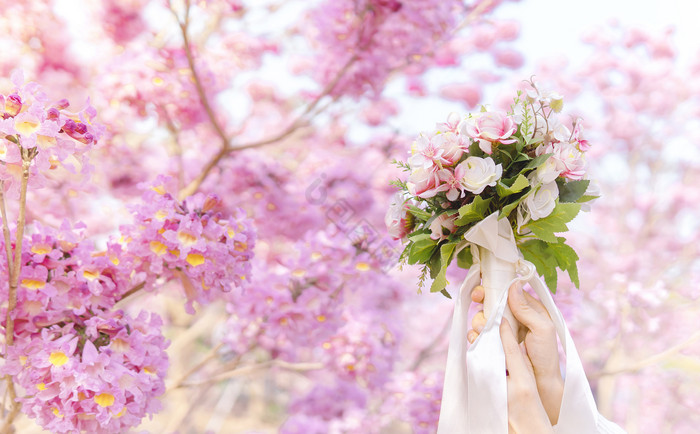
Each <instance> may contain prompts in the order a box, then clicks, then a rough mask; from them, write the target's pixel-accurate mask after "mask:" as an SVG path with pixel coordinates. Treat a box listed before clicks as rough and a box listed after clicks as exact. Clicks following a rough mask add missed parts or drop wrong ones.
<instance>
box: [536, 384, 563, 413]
mask: <svg viewBox="0 0 700 434" xmlns="http://www.w3.org/2000/svg"><path fill="white" fill-rule="evenodd" d="M536 382H537V391H538V392H539V395H540V399H541V400H542V406H543V407H544V409H545V411H546V412H547V416H548V417H549V421H550V422H551V424H552V426H554V425H556V424H557V422H558V421H559V411H560V409H561V401H562V398H563V396H564V380H563V379H562V378H561V375H560V374H559V372H557V373H556V374H555V375H549V376H544V379H542V380H540V379H539V378H538V379H536Z"/></svg>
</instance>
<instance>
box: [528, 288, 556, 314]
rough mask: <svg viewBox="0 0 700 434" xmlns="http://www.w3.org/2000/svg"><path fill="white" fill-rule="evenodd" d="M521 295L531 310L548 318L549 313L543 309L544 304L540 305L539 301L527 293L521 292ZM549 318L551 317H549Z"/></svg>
mask: <svg viewBox="0 0 700 434" xmlns="http://www.w3.org/2000/svg"><path fill="white" fill-rule="evenodd" d="M523 295H524V296H525V299H526V300H527V303H528V304H529V305H530V306H532V308H533V309H535V310H536V311H537V312H539V313H540V314H541V315H546V316H548V317H550V315H549V312H547V308H546V307H544V304H542V302H541V301H539V300H538V299H536V298H535V297H533V296H531V295H530V294H528V293H527V292H525V291H523ZM550 318H551V317H550Z"/></svg>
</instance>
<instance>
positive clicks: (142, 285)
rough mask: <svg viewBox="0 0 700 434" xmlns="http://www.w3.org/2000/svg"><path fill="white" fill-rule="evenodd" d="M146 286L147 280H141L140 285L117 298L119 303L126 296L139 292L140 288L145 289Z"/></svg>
mask: <svg viewBox="0 0 700 434" xmlns="http://www.w3.org/2000/svg"><path fill="white" fill-rule="evenodd" d="M144 286H146V282H141V283H139V284H138V285H136V286H134V287H133V288H131V289H130V290H128V291H126V292H125V293H124V294H122V296H121V297H119V300H117V303H119V302H120V301H122V300H124V299H125V298H127V297H129V296H131V295H133V294H135V293H137V292H139V291H140V290H142V289H143V287H144Z"/></svg>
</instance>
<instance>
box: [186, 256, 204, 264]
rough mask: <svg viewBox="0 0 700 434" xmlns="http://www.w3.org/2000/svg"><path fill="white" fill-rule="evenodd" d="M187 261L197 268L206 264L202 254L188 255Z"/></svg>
mask: <svg viewBox="0 0 700 434" xmlns="http://www.w3.org/2000/svg"><path fill="white" fill-rule="evenodd" d="M185 260H186V261H187V263H188V264H190V265H191V266H193V267H196V266H198V265H202V264H203V263H204V256H202V255H201V254H200V253H190V254H189V255H187V259H185Z"/></svg>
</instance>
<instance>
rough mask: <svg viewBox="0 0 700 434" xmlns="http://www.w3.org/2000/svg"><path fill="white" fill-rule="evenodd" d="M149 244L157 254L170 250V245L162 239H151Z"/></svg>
mask: <svg viewBox="0 0 700 434" xmlns="http://www.w3.org/2000/svg"><path fill="white" fill-rule="evenodd" d="M149 245H150V247H151V252H153V253H155V254H156V255H162V254H163V253H165V251H166V250H168V247H167V246H166V245H165V244H163V243H161V242H160V241H151V242H150V244H149Z"/></svg>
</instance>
